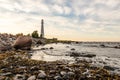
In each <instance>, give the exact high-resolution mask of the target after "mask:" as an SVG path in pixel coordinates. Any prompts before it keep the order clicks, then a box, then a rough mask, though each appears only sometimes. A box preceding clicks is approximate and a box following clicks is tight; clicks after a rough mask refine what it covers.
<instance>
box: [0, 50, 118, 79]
mask: <svg viewBox="0 0 120 80" xmlns="http://www.w3.org/2000/svg"><path fill="white" fill-rule="evenodd" d="M28 53H29V52H28V51H22V50H17V51H9V52H4V53H1V54H0V80H113V79H114V80H120V76H118V75H116V74H110V73H109V72H108V71H107V70H106V69H103V68H99V67H94V66H92V65H91V63H90V62H87V61H84V60H79V61H76V62H75V63H71V64H69V63H65V62H64V61H54V62H46V61H37V60H31V59H29V57H28Z"/></svg>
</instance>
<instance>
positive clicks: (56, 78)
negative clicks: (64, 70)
mask: <svg viewBox="0 0 120 80" xmlns="http://www.w3.org/2000/svg"><path fill="white" fill-rule="evenodd" d="M54 79H55V80H63V79H62V77H61V76H55V77H54Z"/></svg>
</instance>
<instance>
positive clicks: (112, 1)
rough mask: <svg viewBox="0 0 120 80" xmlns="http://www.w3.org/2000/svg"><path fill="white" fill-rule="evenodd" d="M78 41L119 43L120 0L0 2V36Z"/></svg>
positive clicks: (15, 0)
mask: <svg viewBox="0 0 120 80" xmlns="http://www.w3.org/2000/svg"><path fill="white" fill-rule="evenodd" d="M41 19H44V28H45V37H46V38H53V37H55V38H58V39H61V40H75V41H120V0H0V33H12V34H17V33H24V34H28V33H32V32H33V31H34V30H38V32H39V33H40V27H41Z"/></svg>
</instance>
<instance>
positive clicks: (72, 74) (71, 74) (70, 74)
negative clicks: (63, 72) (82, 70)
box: [67, 72, 75, 76]
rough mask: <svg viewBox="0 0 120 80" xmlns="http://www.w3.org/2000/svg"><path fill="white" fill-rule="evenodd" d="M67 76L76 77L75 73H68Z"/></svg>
mask: <svg viewBox="0 0 120 80" xmlns="http://www.w3.org/2000/svg"><path fill="white" fill-rule="evenodd" d="M67 74H68V75H69V76H74V75H75V73H74V72H68V73H67Z"/></svg>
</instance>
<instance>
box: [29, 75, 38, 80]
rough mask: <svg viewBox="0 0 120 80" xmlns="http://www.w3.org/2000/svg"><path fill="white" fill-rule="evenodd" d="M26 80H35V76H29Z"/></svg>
mask: <svg viewBox="0 0 120 80" xmlns="http://www.w3.org/2000/svg"><path fill="white" fill-rule="evenodd" d="M27 80H36V76H35V75H33V76H30V77H29V78H28V79H27Z"/></svg>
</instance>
